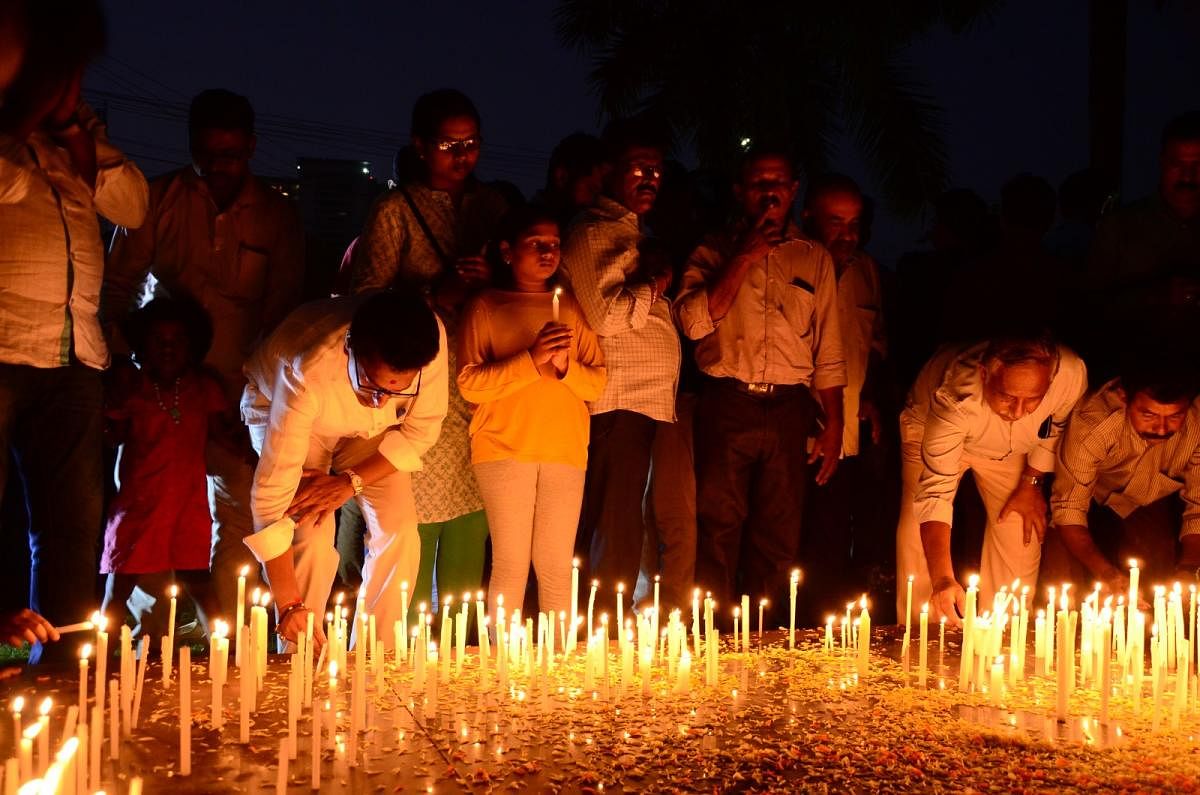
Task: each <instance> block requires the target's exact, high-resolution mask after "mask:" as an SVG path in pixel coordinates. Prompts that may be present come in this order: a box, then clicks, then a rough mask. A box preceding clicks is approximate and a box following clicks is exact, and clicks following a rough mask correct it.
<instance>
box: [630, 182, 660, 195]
mask: <svg viewBox="0 0 1200 795" xmlns="http://www.w3.org/2000/svg"><path fill="white" fill-rule="evenodd" d="M635 190H636V191H637V192H638V193H649V194H650V195H651V196H657V195H658V187H657V186H655V185H654V184H653V183H651V182H643V183H641V184H640V185H638V186H637V188H636V189H635Z"/></svg>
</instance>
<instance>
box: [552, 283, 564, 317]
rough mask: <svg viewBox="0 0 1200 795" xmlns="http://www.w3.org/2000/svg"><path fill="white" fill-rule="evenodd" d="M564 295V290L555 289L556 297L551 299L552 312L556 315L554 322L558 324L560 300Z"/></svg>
mask: <svg viewBox="0 0 1200 795" xmlns="http://www.w3.org/2000/svg"><path fill="white" fill-rule="evenodd" d="M560 295H562V288H561V287H555V288H554V297H553V298H551V299H550V306H551V311H552V312H553V313H554V322H555V323H557V322H558V298H559V296H560Z"/></svg>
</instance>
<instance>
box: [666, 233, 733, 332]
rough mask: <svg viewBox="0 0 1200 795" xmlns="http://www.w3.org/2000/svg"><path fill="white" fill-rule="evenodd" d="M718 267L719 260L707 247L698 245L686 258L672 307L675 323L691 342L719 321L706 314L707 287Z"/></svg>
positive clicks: (714, 329) (710, 329) (717, 324)
mask: <svg viewBox="0 0 1200 795" xmlns="http://www.w3.org/2000/svg"><path fill="white" fill-rule="evenodd" d="M720 266H721V257H720V255H719V254H718V253H717V251H716V250H715V249H713V248H710V247H709V246H700V247H698V248H697V249H696V250H695V251H693V252H692V255H691V256H690V257H688V261H687V264H686V265H685V266H684V268H683V277H682V279H681V280H680V284H679V296H678V297H677V298H676V299H675V304H674V306H673V307H672V309H673V311H674V315H675V323H676V325H678V326H679V330H680V331H681V332H683V335H684V336H685V337H687V338H688V339H690V340H702V339H704V338H705V337H707V336H708V335H709V334H712V333H713V332H714V331H716V330H717V326H719V325H720V321H718V320H714V319H713V316H712V314H710V313H709V311H708V286H709V283H710V281H711V279H712V277H713V275H714V274H715V273H716V272H717V269H718V268H719V267H720Z"/></svg>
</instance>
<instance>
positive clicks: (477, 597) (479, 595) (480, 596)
mask: <svg viewBox="0 0 1200 795" xmlns="http://www.w3.org/2000/svg"><path fill="white" fill-rule="evenodd" d="M467 596H470V594H467ZM475 601H477V602H482V601H483V591H476V592H475Z"/></svg>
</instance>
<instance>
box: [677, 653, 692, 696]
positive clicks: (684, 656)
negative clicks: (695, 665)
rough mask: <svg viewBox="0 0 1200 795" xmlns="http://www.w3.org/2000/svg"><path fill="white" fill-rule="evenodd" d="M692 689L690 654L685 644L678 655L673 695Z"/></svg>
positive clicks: (682, 693)
mask: <svg viewBox="0 0 1200 795" xmlns="http://www.w3.org/2000/svg"><path fill="white" fill-rule="evenodd" d="M691 689H692V655H691V653H690V652H689V651H688V650H687V647H686V646H685V647H684V649H683V652H682V653H681V654H680V655H679V667H678V669H677V670H676V673H675V690H674V693H675V695H687V694H688V693H690V692H691Z"/></svg>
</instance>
